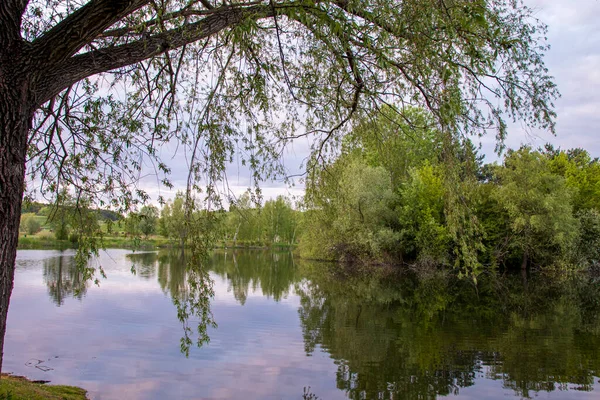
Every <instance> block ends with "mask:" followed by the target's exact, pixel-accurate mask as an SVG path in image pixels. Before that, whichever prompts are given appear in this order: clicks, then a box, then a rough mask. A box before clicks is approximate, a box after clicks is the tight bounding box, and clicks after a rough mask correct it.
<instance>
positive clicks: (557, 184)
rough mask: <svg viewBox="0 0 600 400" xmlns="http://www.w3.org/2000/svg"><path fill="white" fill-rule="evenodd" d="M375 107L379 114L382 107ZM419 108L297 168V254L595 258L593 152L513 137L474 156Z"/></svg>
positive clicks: (531, 261)
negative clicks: (499, 152)
mask: <svg viewBox="0 0 600 400" xmlns="http://www.w3.org/2000/svg"><path fill="white" fill-rule="evenodd" d="M383 115H384V116H385V113H384V114H383ZM431 121H432V119H431V118H430V117H428V116H427V113H426V112H424V111H422V110H414V109H413V110H410V111H408V112H407V113H406V114H404V118H403V119H399V117H397V116H396V119H394V115H388V116H387V118H384V117H382V115H381V114H380V116H379V117H378V118H375V119H371V120H368V122H365V123H363V124H360V125H359V126H358V127H357V128H356V129H355V130H354V131H353V132H352V134H351V135H349V136H348V138H347V140H346V141H345V142H344V143H343V146H342V150H341V152H340V155H339V157H338V158H337V159H336V160H335V161H333V162H331V163H329V164H328V165H326V166H321V167H320V166H318V165H317V164H315V165H314V169H313V170H312V171H311V173H310V174H309V176H308V179H307V194H306V199H305V205H306V208H307V212H306V213H305V216H304V228H303V234H302V237H301V241H300V253H301V255H303V256H304V257H307V258H315V259H328V260H337V259H346V260H349V261H358V262H367V263H372V262H386V263H391V264H401V263H409V264H411V265H413V266H415V267H418V268H420V267H426V266H436V267H441V266H442V267H453V268H455V269H457V270H458V271H459V272H460V274H461V275H463V276H468V277H470V278H472V279H473V280H476V278H477V276H478V275H479V274H480V273H481V272H482V271H483V269H484V267H496V266H504V267H509V268H512V267H518V266H521V268H527V267H530V266H535V267H540V268H546V267H552V266H558V267H560V268H563V267H568V268H574V267H582V266H584V267H589V266H592V265H596V263H597V260H598V254H597V252H596V249H597V248H598V245H597V243H596V242H597V240H596V237H597V236H595V235H597V232H596V230H597V226H596V225H597V218H598V217H597V215H598V214H597V213H598V212H599V211H598V209H597V208H595V207H596V206H595V202H596V201H597V199H598V196H597V194H596V192H595V191H594V190H595V189H594V188H596V186H597V185H596V184H595V183H594V182H595V181H594V179H595V178H593V177H594V176H595V175H594V174H595V172H596V166H597V164H598V162H597V160H591V159H590V157H589V155H588V154H587V152H585V151H584V150H581V149H575V150H568V151H560V150H553V149H552V148H551V147H549V146H547V148H546V149H545V150H543V151H542V150H539V151H536V150H532V149H531V148H529V147H521V148H520V149H518V150H508V151H507V152H506V154H505V156H504V160H503V163H502V164H501V165H498V164H488V165H484V164H483V158H482V157H481V156H479V155H478V154H477V150H476V149H475V147H474V146H473V145H472V143H471V142H470V141H468V140H462V141H456V140H453V139H452V138H451V137H449V136H448V135H447V134H446V132H445V131H444V129H442V128H438V129H436V128H435V125H432V124H431Z"/></svg>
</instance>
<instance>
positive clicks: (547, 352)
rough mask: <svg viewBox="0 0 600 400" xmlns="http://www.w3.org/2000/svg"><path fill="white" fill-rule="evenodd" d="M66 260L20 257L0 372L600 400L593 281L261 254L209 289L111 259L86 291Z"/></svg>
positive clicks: (138, 386)
mask: <svg viewBox="0 0 600 400" xmlns="http://www.w3.org/2000/svg"><path fill="white" fill-rule="evenodd" d="M73 256H74V252H73V251H64V252H61V251H49V250H21V251H19V252H18V256H17V270H16V274H15V287H14V291H13V295H12V299H11V304H10V309H9V315H8V328H7V333H6V342H5V355H4V371H6V372H8V371H10V372H13V373H15V374H18V375H25V376H27V377H29V378H31V379H36V380H37V379H40V380H48V381H51V382H52V383H53V384H68V385H75V386H80V387H83V388H85V389H87V390H88V391H89V395H90V398H91V399H97V400H109V399H127V400H135V399H150V400H152V399H302V398H303V397H304V398H307V399H317V398H318V399H346V398H351V399H434V398H439V397H443V396H448V397H451V398H453V399H454V398H455V399H481V398H487V399H506V398H511V397H516V398H534V397H535V398H542V399H546V398H548V399H600V382H599V380H600V378H599V376H600V315H599V314H600V281H599V280H598V279H593V278H591V277H569V276H567V277H561V278H555V279H553V280H551V281H549V280H545V279H542V278H539V277H535V276H533V277H532V276H521V275H518V276H504V277H489V278H488V279H485V277H480V280H479V283H478V285H477V286H475V285H474V284H473V283H471V282H465V281H459V280H457V279H455V278H452V277H442V278H440V277H439V276H437V274H433V275H431V274H430V275H429V276H422V277H420V278H419V279H417V278H415V277H414V276H411V275H410V274H404V275H402V276H394V278H393V279H392V278H390V276H389V275H387V274H386V275H385V276H384V274H383V273H379V272H378V273H372V274H371V276H369V278H368V279H365V278H361V277H359V276H355V275H352V274H346V273H340V272H338V273H335V272H331V271H332V270H335V267H333V266H328V265H325V264H319V263H309V262H306V261H301V260H297V259H295V258H293V257H292V256H291V254H289V253H277V252H271V251H259V250H256V251H236V252H233V251H231V250H229V251H217V252H215V253H214V256H213V258H212V260H211V265H210V266H209V267H208V270H209V271H208V275H207V274H206V273H204V274H203V273H199V272H197V271H189V270H186V267H185V262H183V261H182V260H181V258H180V257H179V256H178V255H169V254H168V253H135V254H132V252H131V251H127V250H109V251H107V252H104V253H102V255H101V256H100V257H99V259H97V260H94V261H93V263H92V266H102V267H103V268H104V270H105V272H106V275H107V279H100V282H99V285H95V284H94V283H92V282H83V281H82V280H81V277H80V274H79V273H78V271H77V269H76V268H75V266H74V260H73ZM205 272H206V271H205ZM211 294H212V295H213V296H212V298H209V296H210V295H211ZM207 304H210V309H209V310H208V309H207V307H206V306H207ZM212 322H214V323H215V324H216V325H213V324H212ZM186 338H187V339H186ZM198 339H200V345H201V346H197V341H198ZM186 353H189V354H188V355H187V356H186Z"/></svg>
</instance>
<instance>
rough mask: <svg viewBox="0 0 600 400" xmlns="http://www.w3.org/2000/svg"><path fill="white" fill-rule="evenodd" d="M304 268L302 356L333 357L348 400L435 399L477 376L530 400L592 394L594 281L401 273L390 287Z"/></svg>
mask: <svg viewBox="0 0 600 400" xmlns="http://www.w3.org/2000/svg"><path fill="white" fill-rule="evenodd" d="M308 270H309V271H310V273H309V279H308V280H306V281H305V283H304V284H303V285H300V286H299V287H298V293H299V295H300V297H301V299H302V300H301V304H302V307H301V309H300V311H299V313H300V320H301V322H302V328H303V334H304V339H305V345H306V351H307V354H311V353H312V352H313V351H315V349H316V348H317V346H318V347H320V348H322V349H325V351H327V352H328V353H330V354H331V356H332V357H333V358H334V359H335V360H336V364H337V387H338V388H339V389H341V390H343V391H345V392H346V394H347V395H348V397H349V398H352V399H364V398H369V399H371V398H374V399H392V398H394V399H397V398H401V399H413V398H414V399H417V398H418V399H434V398H436V397H437V396H440V395H449V394H455V395H456V394H459V392H460V391H461V390H462V388H467V387H470V386H473V385H475V384H476V382H478V380H481V379H489V380H498V381H501V382H502V385H503V387H504V388H507V389H512V391H513V393H514V395H517V396H520V397H527V398H529V397H531V396H532V395H533V394H534V393H535V392H538V391H547V392H552V391H557V390H563V391H564V390H577V391H589V390H592V389H593V385H594V377H597V376H598V375H599V372H600V336H599V335H598V332H599V326H600V324H599V323H598V311H600V310H599V308H600V307H598V299H600V290H599V282H598V281H596V280H593V279H571V280H568V281H564V282H560V283H559V284H557V283H555V284H549V281H548V280H540V279H537V280H531V279H530V280H529V281H528V282H527V285H523V282H522V281H521V278H520V277H503V278H488V279H483V280H482V281H481V282H480V284H479V285H478V287H477V288H476V287H474V286H473V285H472V284H469V283H465V282H460V281H455V280H453V279H451V278H429V279H424V280H418V279H415V278H414V277H406V276H405V277H403V278H402V279H401V280H400V281H396V282H395V283H394V284H393V286H391V284H390V282H389V281H387V280H378V279H371V280H369V281H362V280H360V279H353V278H346V279H340V278H339V277H333V276H331V275H327V274H324V273H322V270H321V271H319V269H318V268H316V267H315V268H308ZM374 282H377V283H374ZM590 299H595V300H594V301H592V302H589V300H590Z"/></svg>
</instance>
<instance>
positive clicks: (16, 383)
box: [0, 374, 88, 400]
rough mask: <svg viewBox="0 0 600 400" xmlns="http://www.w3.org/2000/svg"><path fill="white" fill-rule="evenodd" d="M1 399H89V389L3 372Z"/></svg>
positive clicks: (0, 389) (0, 383)
mask: <svg viewBox="0 0 600 400" xmlns="http://www.w3.org/2000/svg"><path fill="white" fill-rule="evenodd" d="M0 400H88V397H87V391H85V390H84V389H81V388H78V387H75V386H62V385H60V386H59V385H47V384H45V383H41V382H35V381H30V380H29V379H27V378H25V377H22V376H13V375H9V374H2V378H1V379H0Z"/></svg>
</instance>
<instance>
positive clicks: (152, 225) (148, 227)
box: [139, 205, 158, 237]
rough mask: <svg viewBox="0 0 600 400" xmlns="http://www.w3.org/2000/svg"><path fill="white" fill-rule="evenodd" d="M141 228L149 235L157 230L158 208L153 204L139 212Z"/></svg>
mask: <svg viewBox="0 0 600 400" xmlns="http://www.w3.org/2000/svg"><path fill="white" fill-rule="evenodd" d="M139 218H140V221H139V229H140V231H141V232H142V233H143V234H144V235H145V236H146V237H148V236H149V235H152V234H153V233H154V232H155V231H156V220H157V219H158V209H157V208H156V207H154V206H152V205H150V206H144V207H142V209H141V210H140V213H139Z"/></svg>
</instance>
